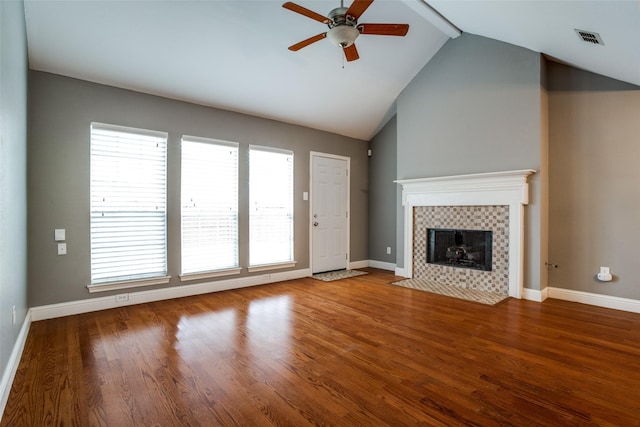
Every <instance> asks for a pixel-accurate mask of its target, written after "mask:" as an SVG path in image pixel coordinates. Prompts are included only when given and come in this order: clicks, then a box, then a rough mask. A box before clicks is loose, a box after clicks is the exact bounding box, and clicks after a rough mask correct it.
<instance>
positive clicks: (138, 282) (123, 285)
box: [87, 122, 171, 293]
mask: <svg viewBox="0 0 640 427" xmlns="http://www.w3.org/2000/svg"><path fill="white" fill-rule="evenodd" d="M94 126H96V127H98V128H100V129H103V130H107V131H114V132H124V133H133V134H139V135H145V136H149V137H156V138H162V139H164V140H166V147H167V150H168V145H169V134H168V132H163V131H156V130H150V129H141V128H134V127H129V126H120V125H113V124H108V123H102V122H91V126H90V128H89V129H90V133H91V131H92V128H93V127H94ZM165 168H166V169H165V174H168V151H167V152H165ZM167 184H168V181H167V178H166V175H165V257H166V258H165V266H166V267H167V268H168V249H169V248H168V242H167V235H166V232H167V230H168V218H167V213H168V203H167V200H166V197H167ZM89 191H90V193H91V190H89ZM91 268H92V267H91ZM166 273H167V271H166V270H165V275H158V276H152V277H146V278H141V279H131V280H121V281H112V282H97V283H90V284H89V285H87V289H88V290H89V293H94V292H106V291H111V290H117V289H127V288H136V287H141V286H152V285H162V284H167V283H169V281H170V280H171V276H167V275H166Z"/></svg>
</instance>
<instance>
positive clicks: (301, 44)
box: [289, 33, 327, 52]
mask: <svg viewBox="0 0 640 427" xmlns="http://www.w3.org/2000/svg"><path fill="white" fill-rule="evenodd" d="M325 37H327V33H321V34H318V35H315V36H313V37H309V38H308V39H306V40H302V41H301V42H299V43H296V44H294V45H291V46H289V50H293V51H294V52H295V51H298V50H300V49H302V48H303V47H307V46H309V45H310V44H311V43H315V42H317V41H320V40H322V39H323V38H325Z"/></svg>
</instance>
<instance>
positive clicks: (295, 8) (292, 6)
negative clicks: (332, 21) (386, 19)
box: [282, 0, 373, 24]
mask: <svg viewBox="0 0 640 427" xmlns="http://www.w3.org/2000/svg"><path fill="white" fill-rule="evenodd" d="M372 1H373V0H372ZM282 7H284V8H285V9H289V10H290V11H292V12H296V13H299V14H300V15H304V16H306V17H307V18H311V19H315V20H316V21H318V22H320V23H323V24H326V23H327V22H329V18H327V17H326V16H322V15H320V14H319V13H316V12H314V11H313V10H309V9H307V8H306V7H302V6H300V5H299V4H295V3H292V2H290V1H288V2H286V3H285V4H283V5H282Z"/></svg>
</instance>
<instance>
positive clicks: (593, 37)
mask: <svg viewBox="0 0 640 427" xmlns="http://www.w3.org/2000/svg"><path fill="white" fill-rule="evenodd" d="M575 32H576V34H578V37H580V40H582V41H583V42H587V43H591V44H601V45H603V46H604V42H603V41H602V37H600V34H598V33H594V32H593V31H585V30H577V29H576V30H575Z"/></svg>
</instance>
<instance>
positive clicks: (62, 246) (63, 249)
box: [58, 243, 67, 255]
mask: <svg viewBox="0 0 640 427" xmlns="http://www.w3.org/2000/svg"><path fill="white" fill-rule="evenodd" d="M66 254H67V244H66V243H58V255H66Z"/></svg>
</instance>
